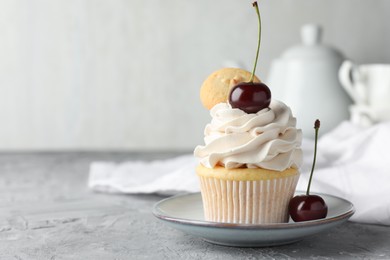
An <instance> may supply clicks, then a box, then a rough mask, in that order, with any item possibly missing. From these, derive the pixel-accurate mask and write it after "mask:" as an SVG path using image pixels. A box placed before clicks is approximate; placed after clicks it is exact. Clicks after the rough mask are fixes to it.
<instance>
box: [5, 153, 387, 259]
mask: <svg viewBox="0 0 390 260" xmlns="http://www.w3.org/2000/svg"><path fill="white" fill-rule="evenodd" d="M174 155H176V154H174V153H161V152H158V153H157V152H156V153H134V152H133V153H132V152H112V153H108V152H55V153H42V152H41V153H4V152H3V153H0V176H1V178H0V194H1V196H0V239H1V243H0V259H224V260H226V259H258V258H264V259H339V258H342V259H351V258H354V259H390V227H384V226H375V225H365V224H357V223H352V222H348V223H346V224H344V225H342V226H340V227H337V228H334V229H332V230H330V231H328V232H324V233H321V234H318V235H315V236H312V237H309V238H307V239H305V240H303V241H300V242H298V243H295V244H290V245H286V246H280V247H269V248H232V247H224V246H218V245H213V244H209V243H207V242H204V241H203V240H201V239H199V238H195V237H192V236H190V235H187V234H184V233H182V232H180V231H176V230H174V229H172V228H170V227H168V226H166V225H165V224H164V223H162V222H160V221H159V220H157V219H156V218H155V217H154V216H153V215H152V214H151V208H152V206H153V204H154V203H156V202H157V201H159V200H161V199H162V198H163V197H161V196H157V195H113V194H102V193H94V192H91V191H90V190H88V188H87V179H88V169H89V165H90V163H91V162H93V161H102V160H104V161H116V162H121V161H126V160H136V159H145V160H152V159H163V158H169V157H172V156H174Z"/></svg>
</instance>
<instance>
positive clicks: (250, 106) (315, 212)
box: [229, 2, 328, 222]
mask: <svg viewBox="0 0 390 260" xmlns="http://www.w3.org/2000/svg"><path fill="white" fill-rule="evenodd" d="M253 7H255V9H256V13H257V17H258V22H259V34H258V44H257V52H256V59H255V64H254V68H253V71H252V76H251V78H250V80H249V82H243V83H240V84H238V85H236V86H234V87H233V88H232V89H231V91H230V94H229V103H230V105H231V106H232V107H233V108H239V109H241V110H243V111H245V112H246V113H248V114H252V113H257V112H259V111H260V110H262V109H264V108H267V107H269V105H270V103H271V91H270V89H269V88H268V86H267V85H265V84H264V83H255V82H253V79H254V74H255V71H256V65H257V60H258V57H259V50H260V39H261V19H260V12H259V8H258V5H257V2H254V3H253ZM319 128H320V121H319V120H318V119H317V120H316V122H315V123H314V129H315V147H314V160H313V166H312V169H311V173H310V179H309V184H308V187H307V192H306V195H299V196H295V197H293V198H292V199H291V200H290V203H289V213H290V216H291V218H292V219H293V220H294V221H295V222H300V221H308V220H315V219H321V218H325V217H326V215H327V213H328V207H327V205H326V203H325V201H324V200H323V199H322V198H321V197H320V196H317V195H310V194H309V191H310V184H311V180H312V177H313V171H314V166H315V161H316V155H317V139H318V130H319Z"/></svg>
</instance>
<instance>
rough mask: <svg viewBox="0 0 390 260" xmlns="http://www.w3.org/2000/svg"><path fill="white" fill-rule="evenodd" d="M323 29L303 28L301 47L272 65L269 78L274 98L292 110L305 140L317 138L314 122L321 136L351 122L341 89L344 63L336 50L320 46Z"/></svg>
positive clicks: (311, 26)
mask: <svg viewBox="0 0 390 260" xmlns="http://www.w3.org/2000/svg"><path fill="white" fill-rule="evenodd" d="M321 33H322V30H321V27H320V26H318V25H314V24H308V25H304V26H303V27H302V29H301V37H302V44H301V45H299V46H295V47H292V48H290V49H288V50H287V51H286V52H285V53H284V54H283V55H282V56H281V58H279V59H276V60H275V61H273V62H272V65H271V69H270V74H269V78H268V81H267V83H268V86H269V87H270V89H271V91H272V94H273V98H276V99H279V100H282V101H283V102H285V103H286V104H287V105H288V106H290V107H291V109H292V111H293V114H294V115H295V116H296V117H297V126H298V127H300V128H301V129H302V131H303V135H304V136H305V137H309V138H313V137H314V130H313V127H314V121H315V120H316V119H317V118H318V119H320V121H321V130H320V133H325V132H328V131H329V130H331V129H333V128H334V127H336V126H337V125H338V124H339V123H340V122H342V121H343V120H347V119H348V118H349V111H348V107H349V105H350V104H351V103H352V100H351V99H350V97H349V96H348V95H347V94H346V92H345V91H344V89H343V88H342V87H341V85H340V82H339V79H338V71H339V68H340V66H341V64H342V62H343V60H344V58H343V55H342V54H341V53H340V52H339V51H337V50H336V49H334V48H331V47H329V46H325V45H323V44H322V43H321Z"/></svg>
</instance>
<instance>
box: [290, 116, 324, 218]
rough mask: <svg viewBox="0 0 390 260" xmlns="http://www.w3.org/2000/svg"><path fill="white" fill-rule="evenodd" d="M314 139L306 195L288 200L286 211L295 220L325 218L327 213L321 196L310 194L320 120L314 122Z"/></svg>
mask: <svg viewBox="0 0 390 260" xmlns="http://www.w3.org/2000/svg"><path fill="white" fill-rule="evenodd" d="M314 129H315V139H314V158H313V165H312V167H311V173H310V179H309V184H308V185H307V191H306V195H299V196H295V197H294V198H292V199H291V200H290V203H289V205H288V212H289V213H290V216H291V218H292V219H293V220H294V221H295V222H300V221H308V220H315V219H321V218H326V215H327V214H328V206H327V205H326V203H325V201H324V199H323V198H321V197H320V196H318V195H310V185H311V180H312V178H313V172H314V168H315V165H316V157H317V141H318V130H319V129H320V120H318V119H317V120H316V121H315V122H314Z"/></svg>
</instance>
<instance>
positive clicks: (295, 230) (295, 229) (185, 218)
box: [153, 192, 355, 247]
mask: <svg viewBox="0 0 390 260" xmlns="http://www.w3.org/2000/svg"><path fill="white" fill-rule="evenodd" d="M303 193H304V192H297V194H303ZM313 194H314V193H313ZM318 195H320V196H321V197H322V198H323V199H324V200H325V202H326V204H327V205H328V216H327V217H326V218H325V219H320V220H312V221H305V222H298V223H295V222H292V220H291V221H290V222H289V223H276V224H260V225H251V224H230V223H217V222H210V221H205V220H204V216H203V206H202V197H201V194H200V193H192V194H185V195H179V196H174V197H171V198H167V199H164V200H162V201H160V202H158V203H157V204H156V205H155V206H154V207H153V214H154V215H155V216H156V217H157V218H159V219H160V220H162V221H163V222H165V223H166V224H168V225H169V226H171V227H173V228H175V229H178V230H181V231H183V232H185V233H188V234H191V235H193V236H196V237H200V238H202V239H204V240H206V241H208V242H211V243H214V244H219V245H226V246H239V247H264V246H275V245H283V244H289V243H293V242H296V241H299V240H302V239H303V238H305V237H307V236H310V235H314V234H317V233H319V232H321V231H325V230H328V229H330V228H333V227H335V226H337V225H340V224H342V223H344V222H345V221H347V220H348V219H349V218H350V217H351V216H352V215H353V213H354V212H355V210H354V207H353V205H352V203H351V202H349V201H347V200H344V199H341V198H338V197H335V196H331V195H326V194H318Z"/></svg>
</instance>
